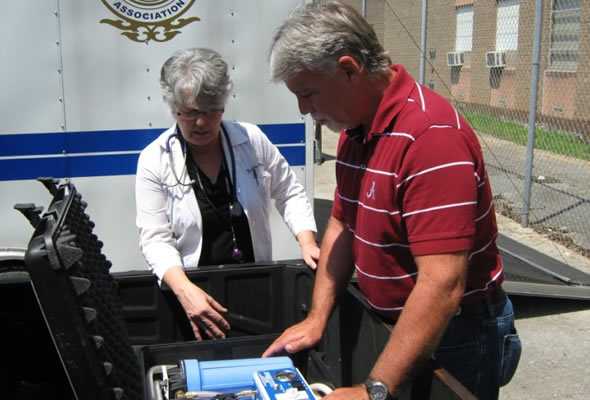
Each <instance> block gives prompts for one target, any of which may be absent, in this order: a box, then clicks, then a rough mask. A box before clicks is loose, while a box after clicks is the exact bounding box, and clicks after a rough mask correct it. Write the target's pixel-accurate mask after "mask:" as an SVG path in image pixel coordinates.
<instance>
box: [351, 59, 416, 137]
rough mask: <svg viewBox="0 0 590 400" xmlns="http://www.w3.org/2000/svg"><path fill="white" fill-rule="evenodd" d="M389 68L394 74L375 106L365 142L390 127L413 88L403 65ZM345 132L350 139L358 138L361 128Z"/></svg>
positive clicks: (410, 77) (360, 135) (412, 81)
mask: <svg viewBox="0 0 590 400" xmlns="http://www.w3.org/2000/svg"><path fill="white" fill-rule="evenodd" d="M390 68H391V70H392V71H393V73H394V74H395V76H394V78H393V80H392V81H391V82H390V83H389V86H388V87H387V88H386V89H385V91H384V92H383V98H382V99H381V103H379V106H378V107H377V112H376V113H375V116H374V118H373V122H372V124H371V129H370V130H369V133H368V134H367V135H366V139H365V143H366V142H369V141H371V139H373V137H374V136H375V135H379V134H383V133H384V132H385V131H386V130H387V129H388V128H391V124H392V121H393V120H394V119H395V117H396V116H397V115H398V114H399V113H400V111H401V110H402V109H403V108H404V107H405V105H406V104H407V99H408V97H409V96H410V93H411V92H412V90H414V87H415V83H416V81H415V80H414V78H412V76H411V75H410V74H409V73H408V72H407V71H406V69H405V68H404V66H403V65H401V64H396V65H392V66H391V67H390ZM346 134H347V135H348V136H349V137H350V138H352V139H356V140H360V139H361V138H362V128H361V127H358V128H353V129H347V130H346Z"/></svg>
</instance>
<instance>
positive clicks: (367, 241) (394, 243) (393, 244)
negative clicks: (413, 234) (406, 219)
mask: <svg viewBox="0 0 590 400" xmlns="http://www.w3.org/2000/svg"><path fill="white" fill-rule="evenodd" d="M348 230H349V231H350V232H351V233H352V235H353V236H354V237H355V239H357V240H359V241H361V242H363V243H364V244H367V245H369V246H374V247H380V248H384V247H406V248H409V247H410V246H409V245H407V244H403V243H397V242H391V243H376V242H371V241H369V240H367V239H363V238H362V237H360V236H359V235H357V234H356V232H355V231H354V229H352V228H351V227H350V225H349V226H348Z"/></svg>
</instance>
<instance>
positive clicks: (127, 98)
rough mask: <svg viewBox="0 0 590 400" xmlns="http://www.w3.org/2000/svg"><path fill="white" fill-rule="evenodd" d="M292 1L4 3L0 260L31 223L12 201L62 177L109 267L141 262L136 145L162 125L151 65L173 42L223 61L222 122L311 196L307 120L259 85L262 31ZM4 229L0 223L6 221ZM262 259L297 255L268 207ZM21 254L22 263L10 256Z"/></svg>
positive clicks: (43, 196) (156, 66)
mask: <svg viewBox="0 0 590 400" xmlns="http://www.w3.org/2000/svg"><path fill="white" fill-rule="evenodd" d="M300 3H301V1H297V0H285V1H280V2H276V1H270V0H268V1H257V2H253V3H252V2H236V1H231V0H215V1H214V0H206V1H198V2H197V1H195V0H164V1H157V2H154V1H149V0H95V1H90V2H83V3H81V2H79V1H76V0H60V1H38V0H25V1H11V2H8V3H7V4H4V5H3V15H5V16H6V17H7V18H6V23H5V24H3V25H2V27H1V28H0V32H1V33H2V35H3V37H4V38H5V40H4V43H3V46H2V54H3V55H4V57H3V60H4V63H3V65H2V72H3V73H2V74H0V86H1V87H2V88H3V93H2V95H1V96H2V107H0V218H1V219H2V221H3V226H4V227H5V228H3V229H1V230H0V260H2V259H3V260H13V261H18V258H19V256H18V255H19V251H22V250H24V249H25V248H26V246H27V241H28V239H29V238H30V235H31V230H30V229H29V228H26V227H25V226H24V225H23V224H22V223H21V221H20V218H21V217H20V216H19V215H18V213H16V212H15V211H14V209H13V206H14V204H16V203H23V202H36V203H40V204H46V203H47V201H48V197H47V193H46V192H44V191H43V189H42V188H41V187H39V185H38V184H37V183H36V182H35V179H37V178H38V177H53V178H70V179H71V180H72V181H73V182H74V183H75V184H76V186H77V187H78V188H79V189H80V190H81V191H82V192H83V193H85V196H86V198H87V199H88V203H89V204H90V207H91V209H90V210H89V212H90V213H91V214H92V215H93V216H94V219H95V223H96V230H97V233H98V234H99V235H100V237H101V238H102V240H103V241H104V246H105V251H106V252H107V254H109V256H110V258H111V260H112V262H113V265H114V267H113V271H133V270H145V268H146V267H145V263H144V260H143V257H142V255H141V253H140V250H139V246H138V235H137V229H136V226H135V200H134V187H135V176H134V175H135V170H136V165H137V158H138V156H139V153H140V151H141V150H142V149H143V148H144V147H145V146H146V145H147V144H148V143H150V142H151V141H152V140H153V139H155V138H156V137H157V136H158V135H159V134H160V133H161V132H162V131H164V130H165V129H166V128H168V127H169V126H171V125H172V124H173V118H172V116H171V115H170V113H169V111H168V108H167V106H166V105H165V104H164V102H163V101H162V96H161V94H160V87H159V73H160V67H161V65H162V64H163V62H164V61H165V60H166V59H167V58H168V57H169V56H170V55H172V53H173V52H174V51H176V50H178V49H181V48H189V47H210V48H213V49H215V50H216V51H218V52H219V53H220V54H221V55H222V56H223V57H224V59H225V60H226V61H227V63H228V65H229V67H230V75H231V77H232V79H233V81H234V90H233V93H232V95H231V97H230V98H229V100H228V103H227V106H226V111H225V114H224V118H225V119H229V120H242V121H247V122H251V123H255V124H257V125H258V126H260V128H261V129H262V130H263V132H264V133H265V134H266V135H267V136H268V137H269V138H270V140H271V141H272V142H273V143H274V144H275V145H276V146H277V147H278V148H279V150H280V151H281V153H282V154H283V155H284V156H285V158H286V159H287V161H288V162H289V164H290V165H291V167H292V168H293V170H294V171H295V173H296V175H297V178H298V179H299V181H300V182H301V183H302V184H303V185H304V187H305V189H306V191H307V193H308V195H309V197H310V200H311V199H313V168H312V167H313V143H314V140H313V126H312V122H311V121H309V120H304V119H303V117H302V116H301V115H300V114H299V110H298V107H297V104H296V99H295V98H294V96H292V95H291V94H290V93H289V92H288V90H287V89H286V88H285V87H284V86H283V85H276V84H273V83H271V82H270V79H269V76H270V73H269V70H268V61H267V59H268V57H267V50H268V44H269V42H270V37H271V36H272V34H273V32H274V29H275V28H276V26H278V24H279V23H280V21H282V20H283V19H284V18H285V17H286V16H287V14H288V13H289V11H290V10H291V9H293V8H294V7H296V6H297V5H298V4H300ZM7 227H9V228H7ZM271 229H272V237H273V238H274V239H275V240H273V259H274V260H280V259H290V258H297V257H299V249H298V246H297V243H296V241H295V240H294V238H293V236H292V234H291V233H290V232H289V231H288V229H287V227H286V225H285V224H284V223H283V221H282V219H281V218H280V216H279V214H278V213H277V212H276V210H274V208H273V210H272V213H271ZM21 261H22V260H21Z"/></svg>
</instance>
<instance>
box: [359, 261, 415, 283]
mask: <svg viewBox="0 0 590 400" xmlns="http://www.w3.org/2000/svg"><path fill="white" fill-rule="evenodd" d="M354 268H355V269H356V270H357V271H358V272H360V273H361V274H363V275H365V276H368V277H369V278H373V279H382V280H400V279H406V278H411V277H412V276H416V275H418V273H417V272H414V273H411V274H405V275H398V276H384V275H373V274H369V273H367V272H365V271H363V270H362V269H360V267H359V266H358V265H356V264H354Z"/></svg>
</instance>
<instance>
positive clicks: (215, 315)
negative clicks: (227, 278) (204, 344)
mask: <svg viewBox="0 0 590 400" xmlns="http://www.w3.org/2000/svg"><path fill="white" fill-rule="evenodd" d="M164 281H165V282H166V283H167V284H168V286H170V288H171V289H172V290H173V292H174V294H175V295H176V298H177V299H178V301H179V302H180V304H181V305H182V308H183V309H184V312H185V313H186V316H187V317H188V320H189V322H190V324H191V327H192V329H193V333H194V334H195V338H196V339H197V340H202V339H203V335H202V334H203V333H204V334H205V337H210V338H217V339H221V338H224V337H225V333H226V332H227V331H228V330H229V329H230V325H229V323H228V322H227V321H226V320H225V318H224V317H223V315H222V314H224V313H226V312H227V309H226V308H225V307H223V306H222V305H221V304H219V303H218V302H217V301H215V299H214V298H213V297H211V296H210V295H209V294H207V293H206V292H205V291H204V290H202V289H201V288H199V287H198V286H197V285H195V284H194V283H192V282H191V281H190V280H189V279H188V277H187V276H186V274H185V273H184V270H183V269H182V268H181V267H174V268H171V269H169V270H168V271H166V273H165V274H164Z"/></svg>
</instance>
